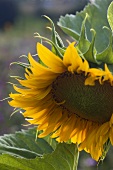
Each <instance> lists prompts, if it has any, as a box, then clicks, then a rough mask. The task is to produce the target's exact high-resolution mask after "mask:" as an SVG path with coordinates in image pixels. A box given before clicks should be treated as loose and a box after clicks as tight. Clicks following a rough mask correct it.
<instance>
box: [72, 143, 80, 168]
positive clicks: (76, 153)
mask: <svg viewBox="0 0 113 170" xmlns="http://www.w3.org/2000/svg"><path fill="white" fill-rule="evenodd" d="M78 160H79V151H78V145H77V144H75V154H74V164H73V170H77V167H78Z"/></svg>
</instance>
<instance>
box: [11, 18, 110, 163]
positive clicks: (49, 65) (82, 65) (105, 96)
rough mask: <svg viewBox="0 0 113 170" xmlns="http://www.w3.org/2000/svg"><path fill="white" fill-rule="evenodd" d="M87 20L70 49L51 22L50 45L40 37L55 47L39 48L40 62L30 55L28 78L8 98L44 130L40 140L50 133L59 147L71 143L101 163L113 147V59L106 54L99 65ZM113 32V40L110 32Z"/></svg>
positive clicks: (19, 80)
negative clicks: (88, 35)
mask: <svg viewBox="0 0 113 170" xmlns="http://www.w3.org/2000/svg"><path fill="white" fill-rule="evenodd" d="M86 19H87V17H86V18H85V19H84V21H83V23H82V31H81V34H80V38H79V42H78V43H75V42H72V43H69V45H68V46H67V47H65V46H64V45H63V42H62V40H61V38H60V37H59V35H58V33H57V32H56V31H55V27H54V23H53V22H52V21H51V20H50V19H49V20H50V21H51V23H52V40H48V39H47V38H45V37H41V36H39V35H37V36H38V37H40V38H41V39H45V40H46V41H47V42H48V43H49V44H51V47H52V48H51V50H49V49H48V48H46V47H45V46H44V45H43V44H41V43H37V55H38V58H39V60H38V62H37V61H35V60H34V59H33V57H32V56H31V54H30V53H29V54H28V60H29V65H28V67H26V68H25V79H21V78H20V79H17V81H18V82H19V86H17V85H14V89H15V91H16V93H14V94H12V93H11V94H10V98H11V99H12V100H11V101H10V102H9V104H10V105H11V106H13V107H15V108H21V109H22V110H24V112H23V116H24V117H25V118H26V119H27V121H28V122H29V123H30V124H34V125H37V129H38V130H42V131H43V133H41V134H40V135H39V137H44V136H47V135H48V134H50V135H51V137H52V138H55V139H56V140H57V141H58V142H67V141H69V140H70V141H71V142H72V143H77V144H78V145H79V150H83V149H84V150H85V151H86V152H89V153H90V154H91V156H92V157H93V158H94V159H95V160H99V159H103V158H104V157H105V154H106V152H107V150H108V147H109V144H110V143H111V144H112V145H113V126H112V125H113V75H112V71H111V69H110V68H109V64H112V59H111V60H110V56H109V53H106V52H104V54H105V53H106V55H108V60H107V58H106V57H103V60H101V59H100V60H98V59H97V58H98V57H97V55H94V54H97V53H96V51H95V50H96V48H95V46H94V42H95V35H96V34H95V31H94V30H93V38H92V41H91V43H90V42H89V41H88V40H87V41H86V39H85V37H84V35H85V32H84V31H85V22H86ZM109 33H110V36H111V32H110V30H109ZM82 41H83V42H84V43H86V44H87V42H88V44H89V45H88V49H87V52H82V50H81V42H82ZM82 45H83V44H82ZM110 47H111V44H110ZM107 50H108V49H107ZM102 53H103V52H102ZM98 55H100V54H98ZM102 55H103V54H102ZM92 56H93V57H92ZM100 58H102V56H101V55H100ZM105 60H106V62H105Z"/></svg>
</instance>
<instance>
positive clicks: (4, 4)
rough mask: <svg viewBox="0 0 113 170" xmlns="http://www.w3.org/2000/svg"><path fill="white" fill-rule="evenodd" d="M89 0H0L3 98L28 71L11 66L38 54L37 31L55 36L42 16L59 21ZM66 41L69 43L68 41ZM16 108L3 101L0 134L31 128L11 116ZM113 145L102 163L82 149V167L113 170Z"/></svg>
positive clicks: (0, 85) (0, 87)
mask: <svg viewBox="0 0 113 170" xmlns="http://www.w3.org/2000/svg"><path fill="white" fill-rule="evenodd" d="M88 2H89V1H88V0H19V1H18V0H0V100H2V99H4V98H7V97H8V95H9V93H10V92H13V88H12V85H11V84H10V83H9V82H14V80H13V78H11V77H10V76H13V75H22V74H23V73H24V70H23V69H22V68H21V69H20V68H19V67H18V66H17V65H10V63H12V62H15V61H22V62H26V59H25V58H19V57H20V56H21V55H27V54H28V53H29V52H30V53H31V54H36V42H37V41H38V39H37V38H34V33H35V32H38V33H39V34H41V35H43V36H45V37H49V38H50V37H51V33H50V31H49V30H48V29H47V28H46V27H47V26H50V23H49V22H48V21H47V20H46V19H45V18H44V17H42V15H47V16H49V17H50V18H51V19H52V20H53V21H54V23H55V25H56V24H57V21H58V19H59V17H60V15H65V14H66V13H69V14H71V13H73V14H75V13H76V11H80V10H82V9H83V7H84V6H85V5H86V4H87V3H88ZM56 29H57V31H58V33H59V34H60V36H61V37H62V38H63V40H64V41H65V40H66V38H67V36H66V35H65V34H64V33H63V32H62V31H61V29H60V28H58V27H57V25H56ZM64 43H65V42H64ZM12 112H13V108H12V107H10V106H9V105H8V101H7V100H4V101H2V102H0V135H3V134H5V133H14V132H15V131H18V130H21V129H27V128H28V127H26V126H23V124H26V122H25V120H24V118H23V116H22V115H21V114H20V113H19V112H17V113H16V114H14V115H13V116H12V117H11V113H12ZM112 153H113V148H111V149H110V151H109V153H108V154H107V157H106V158H105V160H104V161H103V162H100V164H99V166H97V165H96V162H95V161H94V160H93V159H91V157H90V155H88V154H86V153H85V152H82V153H81V154H80V161H79V170H96V169H98V170H113V162H112Z"/></svg>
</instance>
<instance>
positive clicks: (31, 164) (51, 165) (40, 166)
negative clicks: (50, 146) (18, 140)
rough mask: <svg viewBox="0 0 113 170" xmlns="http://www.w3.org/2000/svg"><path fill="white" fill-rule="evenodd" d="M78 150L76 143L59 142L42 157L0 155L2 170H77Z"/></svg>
mask: <svg viewBox="0 0 113 170" xmlns="http://www.w3.org/2000/svg"><path fill="white" fill-rule="evenodd" d="M77 161H78V150H77V147H76V145H75V144H71V145H70V144H65V143H63V144H58V146H57V148H56V150H55V151H54V152H53V153H51V154H46V155H44V156H43V157H42V158H39V157H37V158H35V159H22V158H16V157H14V156H11V155H7V154H3V155H1V156H0V168H1V167H2V170H7V169H8V168H9V169H8V170H12V169H13V170H23V169H24V170H64V169H65V170H75V169H76V163H77Z"/></svg>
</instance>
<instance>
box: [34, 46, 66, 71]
mask: <svg viewBox="0 0 113 170" xmlns="http://www.w3.org/2000/svg"><path fill="white" fill-rule="evenodd" d="M37 53H38V55H39V58H40V59H41V61H42V62H43V63H44V64H45V65H46V66H47V67H49V68H50V69H51V70H52V71H53V72H55V73H62V72H64V71H66V67H65V66H64V64H63V62H62V60H61V59H60V58H59V57H58V56H56V55H55V54H54V53H53V52H51V51H50V50H49V49H48V48H46V47H45V46H43V45H42V44H40V43H38V44H37Z"/></svg>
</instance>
